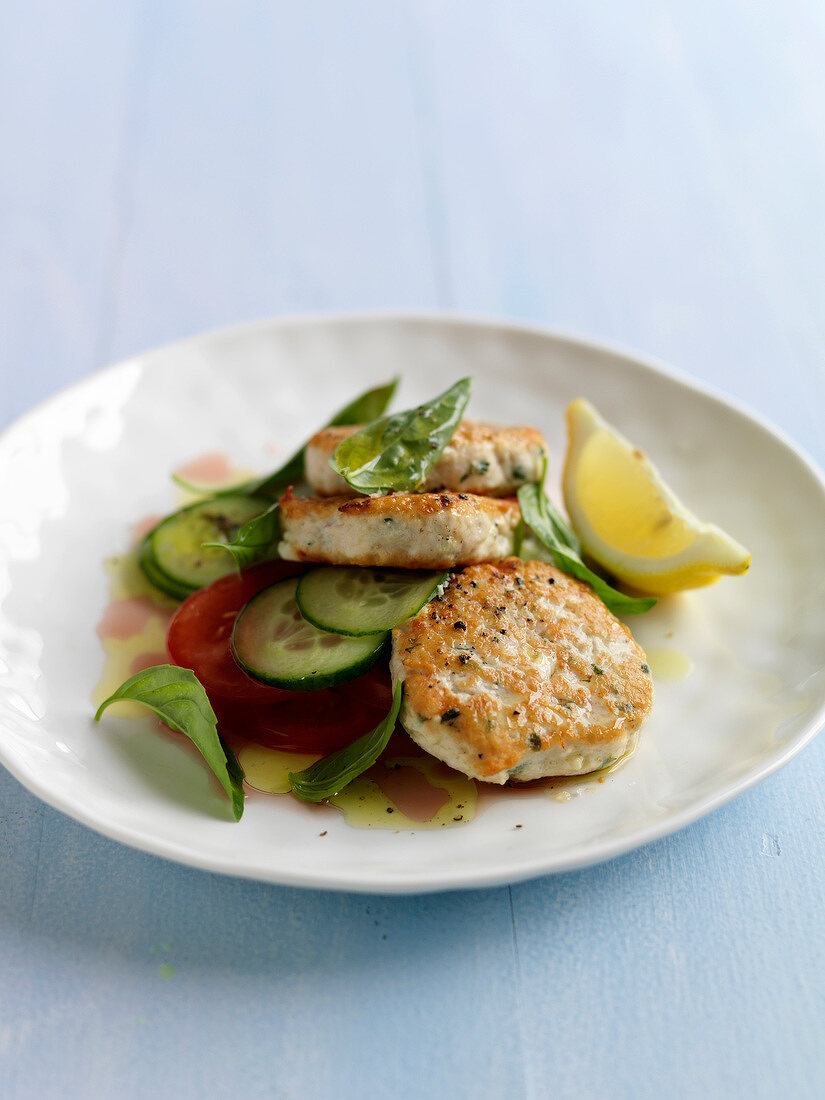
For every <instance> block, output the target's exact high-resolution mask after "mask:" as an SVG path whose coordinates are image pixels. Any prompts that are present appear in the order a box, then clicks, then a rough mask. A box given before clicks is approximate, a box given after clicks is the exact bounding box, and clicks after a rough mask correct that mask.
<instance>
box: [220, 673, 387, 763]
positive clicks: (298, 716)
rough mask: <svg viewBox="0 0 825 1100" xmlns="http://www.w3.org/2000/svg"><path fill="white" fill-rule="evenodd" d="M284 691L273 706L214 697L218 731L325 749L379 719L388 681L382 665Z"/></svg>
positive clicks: (287, 746) (286, 746)
mask: <svg viewBox="0 0 825 1100" xmlns="http://www.w3.org/2000/svg"><path fill="white" fill-rule="evenodd" d="M284 694H285V695H288V696H289V698H288V699H285V700H283V701H282V702H279V703H275V704H273V705H272V706H261V705H260V704H258V703H243V702H230V701H228V700H226V699H214V700H213V707H214V709H215V714H216V716H217V719H218V729H219V730H220V732H221V735H222V736H223V737H226V738H227V739H228V740H229V741H230V742H233V743H235V742H236V741H237V740H238V739H241V740H246V741H254V742H255V743H256V744H259V745H266V746H267V747H268V748H271V749H279V750H281V751H282V752H308V753H311V752H318V753H321V754H322V755H326V754H327V753H330V752H335V751H336V750H337V749H341V748H343V747H344V746H345V745H349V744H351V743H352V742H353V741H355V740H357V738H359V737H362V736H363V735H364V734H365V733H369V731H370V730H372V729H374V728H375V727H376V726H377V725H378V723H379V722H380V721H381V719H382V718H384V717H385V716H386V714H387V711H388V710H389V708H390V702H391V699H392V686H391V683H390V674H389V669H388V668H387V667H386V666H383V667H377V668H374V669H372V670H371V671H370V672H368V673H367V674H366V675H365V676H361V677H359V679H357V680H351V681H350V682H349V683H348V684H340V685H339V686H338V687H332V688H324V689H323V690H322V691H292V692H285V693H284Z"/></svg>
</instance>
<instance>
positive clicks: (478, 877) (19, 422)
mask: <svg viewBox="0 0 825 1100" xmlns="http://www.w3.org/2000/svg"><path fill="white" fill-rule="evenodd" d="M375 323H381V324H385V325H392V324H397V323H405V324H409V323H415V324H420V325H422V326H426V325H442V326H443V325H447V326H450V327H453V328H473V329H476V330H478V329H487V330H490V331H494V330H497V331H504V332H508V333H511V334H520V335H528V336H537V337H541V338H544V339H549V340H551V341H554V342H555V343H557V344H570V345H573V346H575V347H576V348H577V349H578V350H579V351H584V352H587V351H590V352H596V353H598V354H602V355H607V356H610V357H613V358H619V359H622V360H625V361H627V362H630V363H632V364H633V365H634V366H635V367H642V368H643V369H644V370H646V371H648V372H649V373H651V374H653V375H656V376H659V377H662V376H663V377H665V378H667V379H669V380H670V381H673V382H676V383H677V384H679V385H681V386H684V387H685V388H687V389H689V390H691V391H693V392H694V393H698V394H700V395H702V396H703V397H705V398H706V399H709V400H711V401H713V402H714V403H715V404H717V405H719V406H722V407H723V408H724V409H725V410H726V411H727V412H733V413H735V414H736V415H737V416H739V417H740V418H743V419H745V420H748V421H750V422H751V423H754V424H756V425H757V426H758V427H759V428H761V429H762V430H763V431H764V432H765V433H766V434H767V435H769V436H771V437H773V438H774V439H775V440H776V441H778V442H779V443H780V444H781V445H782V446H783V447H784V448H785V449H786V450H788V451H790V452H791V453H792V454H793V455H794V456H795V458H796V459H797V460H798V461H799V462H800V463H801V464H802V465H803V467H805V468H806V470H807V472H808V473H809V474H810V475H811V477H812V478H813V479H814V481H815V482H816V483H817V485H818V488H819V491H820V493H821V494H822V497H823V502H824V503H825V473H823V471H822V469H821V468H820V467H819V465H818V464H817V462H816V461H815V460H814V459H813V457H812V456H811V455H810V454H809V453H808V452H807V450H806V449H805V448H804V447H802V446H801V445H800V444H799V443H797V442H796V441H795V440H794V439H793V438H792V437H791V436H790V435H788V433H786V432H785V431H784V430H783V429H782V428H779V427H778V426H777V425H775V424H774V423H773V422H772V421H771V420H770V419H769V418H768V417H766V416H764V415H763V414H762V413H760V412H757V411H756V410H754V409H752V408H750V407H749V406H748V405H747V403H746V402H743V401H741V400H740V399H739V398H738V397H734V396H731V395H728V394H726V393H724V392H723V391H722V390H719V389H716V388H715V387H713V386H711V385H708V384H707V383H705V382H704V381H699V380H697V379H695V378H693V377H692V376H691V375H689V374H688V373H687V372H685V371H683V370H681V369H679V368H676V367H673V366H672V365H671V364H669V363H665V362H662V361H661V360H658V359H657V358H655V357H653V356H650V355H646V354H639V353H637V352H636V351H634V350H632V349H630V348H627V347H625V346H623V345H621V344H619V343H614V342H610V341H603V340H597V339H593V338H592V337H589V336H585V335H583V334H580V333H578V332H575V331H571V330H566V329H562V328H556V327H554V326H547V325H542V324H539V323H533V322H523V321H518V320H513V319H507V318H497V317H493V316H485V315H474V314H471V313H462V312H453V311H439V310H424V311H422V310H399V309H386V310H363V311H343V312H300V313H291V314H287V315H280V316H275V317H269V318H263V319H259V320H252V321H245V322H240V323H238V324H232V325H227V326H220V327H217V328H213V329H209V330H207V331H205V332H197V333H193V334H191V335H189V336H185V337H181V338H178V339H175V340H170V341H167V342H165V343H163V344H160V345H157V346H155V347H151V348H148V349H146V350H144V351H141V352H138V353H136V354H134V355H130V356H129V357H127V358H125V359H121V360H118V361H117V362H115V363H112V364H110V365H108V366H105V367H103V368H100V369H98V370H95V371H91V372H90V373H88V374H87V375H85V376H84V377H82V378H80V379H77V380H76V381H74V382H72V383H71V384H70V385H68V386H65V387H63V388H62V389H60V390H58V391H57V392H55V393H53V394H50V395H49V396H47V397H46V398H44V399H43V400H41V401H40V402H38V403H37V404H35V405H34V406H32V407H31V408H29V409H27V410H26V411H24V412H23V413H22V414H21V415H20V416H18V417H16V418H15V419H14V420H13V421H12V422H11V423H10V424H8V425H6V426H5V427H4V428H3V430H2V432H0V447H2V446H4V444H5V443H6V441H7V438H8V437H9V436H11V435H12V434H13V433H14V432H16V431H17V430H19V429H20V428H22V427H25V425H26V423H27V422H28V421H29V420H32V419H36V418H37V417H38V416H40V415H41V414H42V413H43V412H44V411H46V410H48V409H49V408H50V407H51V406H52V405H54V404H57V403H58V402H61V401H63V400H65V399H66V397H67V396H69V395H71V394H73V393H75V392H76V391H80V390H82V389H83V388H85V387H87V386H90V385H94V384H95V383H96V382H97V381H98V380H100V379H102V378H104V377H105V376H107V375H110V374H114V373H116V372H118V371H119V370H122V369H123V368H125V367H127V366H129V365H131V364H135V363H136V362H138V361H139V360H141V359H145V358H146V357H147V356H153V357H154V356H160V355H165V354H174V353H175V351H176V350H177V349H180V348H183V347H185V346H187V345H192V344H193V343H199V344H206V343H209V342H212V341H214V340H218V339H221V340H223V339H233V338H242V337H244V336H246V335H251V334H254V333H256V332H263V331H268V330H273V329H284V328H295V327H315V326H320V325H336V324H339V325H340V324H360V325H369V324H375ZM823 724H825V697H824V698H823V699H822V701H821V702H820V705H819V707H818V708H817V709H816V711H815V712H814V713H813V714H812V715H811V716H810V718H809V719H808V721H807V722H806V724H805V726H804V727H803V729H802V730H801V731H800V733H799V734H798V735H797V736H796V737H795V738H794V739H793V740H792V741H790V742H787V743H786V744H785V745H784V746H783V748H782V750H781V751H780V752H779V753H778V754H777V755H776V757H774V758H771V759H769V760H766V761H764V762H763V763H762V764H761V765H760V766H759V767H757V768H756V769H754V770H753V771H752V772H749V773H748V774H746V775H744V776H742V777H740V778H739V779H738V780H736V781H735V782H733V783H732V784H729V785H728V786H726V787H724V788H723V789H722V790H719V791H716V792H713V793H711V794H708V795H706V796H705V797H704V798H702V799H700V800H699V801H698V802H697V803H694V804H691V805H690V806H688V807H685V808H684V809H683V810H681V811H679V812H677V813H676V814H674V815H672V816H670V817H668V818H666V819H660V820H656V821H653V822H651V823H650V824H649V825H647V826H646V827H642V828H641V829H637V830H634V831H632V832H630V833H628V834H627V835H625V836H622V837H618V838H616V839H615V840H612V841H608V842H604V841H602V842H596V843H591V844H590V845H588V846H586V847H585V848H584V849H582V848H579V849H577V851H576V852H575V853H571V854H570V855H569V856H565V855H561V856H560V855H559V854H558V853H556V854H555V855H554V856H552V857H551V858H550V859H549V860H548V861H547V862H545V863H542V862H541V861H539V860H537V859H536V858H535V857H534V856H533V857H531V858H530V859H529V860H523V861H520V862H519V861H516V862H515V863H513V864H511V865H510V866H509V867H508V868H507V869H501V868H495V869H493V870H491V871H487V870H484V869H483V868H482V869H470V870H469V871H466V872H460V871H459V872H458V873H456V872H455V871H451V872H446V871H441V872H439V871H435V872H433V873H431V874H430V875H429V876H428V877H426V878H425V877H424V875H423V874H418V873H410V872H409V871H404V872H403V873H402V874H401V875H400V876H399V878H398V880H387V879H386V877H384V878H379V877H378V876H376V874H375V873H374V872H371V873H369V874H367V875H362V876H359V875H357V874H355V875H353V874H352V873H351V872H350V871H347V872H343V873H341V874H338V873H336V871H335V870H332V871H330V870H327V871H324V872H323V873H322V874H321V875H320V876H319V875H318V874H317V873H315V874H313V873H311V872H310V873H308V872H293V871H272V872H266V871H263V870H261V869H260V868H252V867H242V866H241V867H239V866H238V864H236V863H232V862H231V861H230V860H229V859H224V858H216V857H214V856H211V855H204V854H203V853H200V852H198V851H197V850H194V849H191V848H190V847H188V846H186V845H180V844H177V843H176V842H174V841H168V840H161V839H156V838H153V837H151V836H148V837H147V836H146V835H145V834H144V833H141V832H140V831H138V830H136V829H135V828H134V827H131V826H128V825H118V824H115V825H110V824H108V823H107V822H105V821H101V820H100V819H99V818H96V817H95V816H94V815H93V814H91V813H89V812H87V811H86V810H85V808H84V807H83V806H76V805H74V804H71V800H70V799H68V798H64V797H62V795H61V792H60V791H56V792H53V791H51V790H46V789H44V788H43V787H41V786H40V784H39V783H38V780H37V776H36V774H34V773H33V772H32V771H31V769H29V768H27V767H26V766H25V765H22V766H18V760H17V757H16V754H15V753H7V751H6V749H5V745H4V740H3V737H2V728H0V764H2V765H3V766H4V767H5V768H6V770H7V771H8V772H9V773H10V774H11V775H12V776H13V777H14V778H15V779H16V780H17V781H18V782H19V783H20V784H21V785H22V786H23V787H25V788H26V789H27V790H28V791H29V792H30V793H31V794H33V795H35V797H37V798H39V799H40V800H41V801H42V802H44V803H46V804H47V805H49V806H51V807H52V808H54V809H56V810H58V811H60V812H61V813H64V814H66V815H67V816H68V817H70V818H72V819H73V820H75V821H78V822H79V823H81V824H82V825H84V826H86V827H88V828H90V829H92V830H93V831H95V832H97V833H98V834H100V835H103V836H105V837H107V838H108V839H110V840H114V841H116V842H118V843H121V844H125V845H126V846H128V847H131V848H135V849H137V850H139V851H143V852H146V853H148V854H151V855H153V856H158V857H160V858H163V859H167V860H170V861H171V862H175V863H178V864H181V865H184V866H188V867H195V868H197V869H199V870H205V871H211V872H212V873H217V874H223V875H229V876H233V877H237V878H245V879H250V880H253V881H258V882H265V883H269V884H273V885H281V886H287V887H302V888H308V889H321V890H334V891H336V892H355V893H369V894H395V895H401V894H408V895H417V894H426V893H435V892H440V891H447V890H463V889H484V888H489V887H497V886H504V885H508V884H511V883H518V882H524V881H526V880H529V879H533V878H539V877H542V876H545V875H550V874H560V873H563V872H565V871H573V870H578V869H581V868H585V867H590V866H593V865H595V864H598V863H602V862H606V861H607V860H611V859H615V858H617V857H619V856H621V855H625V854H628V853H629V852H631V851H636V850H637V849H640V848H643V847H645V846H647V845H648V844H651V843H653V842H654V841H656V840H660V839H664V838H665V837H668V836H671V835H673V834H674V833H676V832H679V831H681V830H682V829H684V828H686V827H687V826H689V825H691V824H693V823H695V822H696V821H698V820H700V819H701V818H703V817H705V816H707V815H708V814H710V813H713V812H714V811H715V810H717V809H719V808H721V807H722V806H724V805H726V804H727V803H728V802H731V801H732V800H733V799H735V798H738V797H739V796H740V795H741V794H744V793H745V792H746V791H748V790H750V789H751V788H752V787H754V786H756V785H757V784H759V783H761V782H763V780H765V779H767V778H768V777H769V776H771V775H772V774H774V773H775V772H777V771H779V770H780V769H781V768H783V767H785V765H787V764H788V763H790V761H791V760H793V759H794V757H796V756H797V755H798V754H799V753H800V752H802V750H803V749H805V748H806V747H807V746H808V745H809V744H810V743H811V742H812V741H813V740H814V738H815V737H816V736H817V734H818V733H819V732H820V730H821V729H822V727H823ZM381 873H382V874H383V875H384V876H386V871H385V870H384V871H382V872H381Z"/></svg>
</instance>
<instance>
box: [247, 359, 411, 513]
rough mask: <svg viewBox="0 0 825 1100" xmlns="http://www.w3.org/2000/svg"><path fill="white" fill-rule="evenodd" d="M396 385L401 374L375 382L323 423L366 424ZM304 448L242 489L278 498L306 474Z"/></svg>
mask: <svg viewBox="0 0 825 1100" xmlns="http://www.w3.org/2000/svg"><path fill="white" fill-rule="evenodd" d="M397 386H398V378H393V380H392V381H391V382H387V383H386V385H383V386H376V387H375V388H374V389H371V390H367V391H366V392H365V393H362V394H359V396H358V397H356V398H355V400H354V401H350V403H349V404H348V405H345V406H344V408H343V409H341V411H340V412H337V413H336V414H335V416H333V418H332V420H329V421H328V422H327V423H326V424H325V425H324V426H325V427H327V428H337V427H340V426H341V425H343V424H365V423H369V422H370V421H371V420H375V418H376V417H378V416H381V414H382V413H383V412H384V410H385V409H386V407H387V405H389V403H390V401H391V400H392V397H393V394H394V393H395V391H396V388H397ZM305 450H306V444H304V446H303V447H299V448H298V450H297V451H296V452H295V454H294V455H292V457H291V458H290V459H288V461H286V462H285V463H284V464H283V466H281V468H280V469H279V470H276V471H275V473H274V474H270V475H269V477H265V478H261V479H260V480H259V481H253V482H250V483H249V485H247V486H245V487H244V490H243V491H244V492H247V493H249V494H250V495H252V496H264V497H268V498H269V499H277V498H278V497H280V495H281V493H282V492H283V490H284V489H286V487H287V486H288V485H294V484H295V482H296V481H300V480H301V478H303V476H304V451H305Z"/></svg>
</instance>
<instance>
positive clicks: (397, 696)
mask: <svg viewBox="0 0 825 1100" xmlns="http://www.w3.org/2000/svg"><path fill="white" fill-rule="evenodd" d="M402 692H403V686H402V685H401V684H400V683H399V684H397V685H396V688H395V692H394V694H393V697H392V706H391V707H390V713H389V714H388V715H387V717H386V718H385V719H384V720H383V721H382V722H379V724H378V725H377V726H376V727H375V729H374V730H373V731H372V732H371V733H365V734H364V736H363V737H359V738H358V740H357V741H353V743H352V744H351V745H347V747H346V748H345V749H339V750H338V752H333V753H331V754H330V755H329V756H325V757H324V759H323V760H318V761H317V762H316V763H315V764H313V765H312V766H311V767H309V768H307V769H306V770H305V771H302V772H290V773H289V782H290V784H291V786H292V793H293V794H294V795H296V796H297V797H298V798H300V799H302V800H303V801H304V802H323V800H324V799H325V798H332V796H333V795H336V794H338V792H339V791H342V790H343V789H344V787H346V786H347V784H348V783H351V782H352V781H353V779H357V778H358V776H359V775H360V774H361V773H362V772H365V771H366V770H367V768H371V767H372V765H373V764H374V763H375V761H376V760H377V759H378V757H379V756H380V755H381V753H382V752H383V751H384V749H385V748H386V747H387V742H388V741H389V739H390V737H391V735H392V731H393V730H394V729H395V723H396V720H397V718H398V712H399V710H400V709H401V695H402Z"/></svg>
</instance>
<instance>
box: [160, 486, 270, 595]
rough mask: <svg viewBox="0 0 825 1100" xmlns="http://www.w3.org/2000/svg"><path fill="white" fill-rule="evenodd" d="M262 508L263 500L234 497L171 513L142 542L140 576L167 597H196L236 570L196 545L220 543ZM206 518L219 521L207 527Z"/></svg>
mask: <svg viewBox="0 0 825 1100" xmlns="http://www.w3.org/2000/svg"><path fill="white" fill-rule="evenodd" d="M266 507H267V505H266V502H265V501H262V500H258V499H256V498H254V497H247V496H243V495H240V494H238V495H236V496H233V497H232V496H226V497H221V498H220V500H211V499H210V500H200V501H197V502H196V503H194V504H189V505H187V506H186V507H185V508H181V509H179V510H178V511H177V512H173V513H172V514H171V515H170V516H166V517H165V518H164V519H162V520H161V521H160V523H159V524H157V526H156V527H153V528H152V530H151V531H150V532H149V534H148V535H147V536H146V538H145V539H144V546H145V547H146V553H145V558H146V562H147V565H148V569H147V568H145V567H144V572H145V573H146V574H147V576H149V579H150V580H151V581H152V583H153V584H155V585H156V586H157V587H158V588H161V589H163V591H164V592H168V593H169V595H177V594H178V593H183V594H184V595H183V596H181V598H184V597H185V596H189V595H191V594H192V593H193V592H197V590H198V589H199V588H204V587H205V586H206V585H207V584H211V583H212V582H213V581H216V580H218V579H219V578H220V577H225V576H227V575H228V574H229V573H232V572H234V571H235V568H236V566H235V563H234V561H233V560H232V557H231V555H230V554H228V553H224V552H223V551H222V550H217V549H202V547H201V543H203V542H220V541H223V540H222V539H221V535H222V534H225V533H226V531H227V529H228V530H231V529H232V528H233V527H235V528H239V527H240V526H241V525H242V524H244V523H246V522H247V520H250V519H252V518H253V517H254V516H257V515H260V514H261V512H263V511H265V510H266ZM209 513H214V514H215V515H219V516H220V517H222V519H223V522H222V523H215V522H210V518H211V517H210V515H209ZM204 514H206V515H204ZM224 559H225V560H224ZM150 574H155V576H152V575H150ZM163 582H166V583H165V584H164V583H163Z"/></svg>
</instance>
